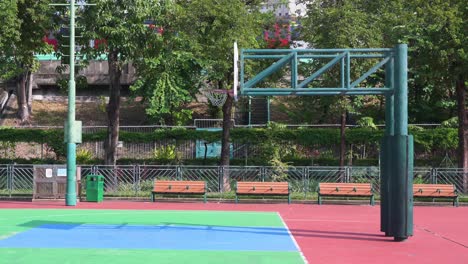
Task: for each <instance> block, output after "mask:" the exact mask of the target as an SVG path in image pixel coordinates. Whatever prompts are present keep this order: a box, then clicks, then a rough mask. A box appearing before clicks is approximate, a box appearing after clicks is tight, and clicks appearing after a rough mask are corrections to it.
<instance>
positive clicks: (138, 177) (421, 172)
mask: <svg viewBox="0 0 468 264" xmlns="http://www.w3.org/2000/svg"><path fill="white" fill-rule="evenodd" d="M34 166H35V165H13V164H7V165H0V196H10V197H11V196H12V195H19V194H22V195H29V194H32V190H33V178H34ZM40 166H46V165H40ZM50 166H51V167H53V166H54V165H50ZM80 168H81V179H82V180H81V181H82V183H84V181H85V179H86V176H87V175H90V174H99V175H103V176H104V179H105V180H104V189H105V190H104V191H105V193H106V195H116V196H129V197H131V196H148V197H149V192H150V191H151V190H152V188H153V183H154V180H157V179H160V180H163V179H165V180H203V181H206V182H207V186H208V192H209V193H227V192H229V191H230V190H232V189H233V186H234V184H235V182H236V181H264V182H268V181H288V182H289V183H290V185H291V187H292V191H293V193H294V194H296V197H303V198H308V197H309V198H310V197H311V196H312V195H313V194H314V193H316V192H317V187H318V183H319V182H359V183H364V182H370V183H372V184H373V187H374V190H375V193H376V194H379V192H380V189H379V187H380V170H379V168H378V167H358V166H352V167H319V166H307V167H288V168H285V169H280V168H277V167H266V166H230V167H223V166H179V165H174V166H166V165H164V166H163V165H161V166H158V165H126V166H120V165H119V166H105V165H97V166H80ZM467 178H468V175H467V174H464V172H463V169H458V168H421V167H416V168H414V182H415V183H439V184H442V183H443V184H454V185H455V186H456V188H457V191H458V192H459V193H462V194H468V188H467ZM82 186H83V188H84V186H85V184H82Z"/></svg>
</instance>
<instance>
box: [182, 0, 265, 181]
mask: <svg viewBox="0 0 468 264" xmlns="http://www.w3.org/2000/svg"><path fill="white" fill-rule="evenodd" d="M257 2H258V1H242V0H217V1H216V0H194V1H187V2H183V3H180V7H181V8H182V10H183V11H184V12H183V13H181V19H182V23H183V24H182V25H181V31H180V34H184V35H185V36H186V37H185V39H190V40H191V42H190V49H191V52H192V53H193V54H194V58H195V59H196V60H197V62H198V64H199V65H200V66H201V67H202V68H203V70H204V72H205V76H206V81H208V82H210V83H212V84H213V88H216V89H232V85H233V70H234V69H233V43H234V41H237V43H238V45H239V47H245V48H257V47H259V46H260V43H261V42H260V41H261V40H260V39H259V38H260V37H261V34H262V23H263V21H264V17H265V16H263V15H262V14H260V13H259V11H258V9H257V7H258V6H257ZM233 101H234V100H233V97H232V96H230V95H229V96H228V97H227V99H226V102H225V103H224V105H223V106H222V112H223V134H222V142H221V161H220V165H222V166H228V165H229V158H230V143H229V135H230V128H231V125H232V124H231V116H232V107H233ZM225 176H227V175H225ZM226 181H227V177H225V183H226ZM225 187H226V188H227V187H228V186H227V184H225Z"/></svg>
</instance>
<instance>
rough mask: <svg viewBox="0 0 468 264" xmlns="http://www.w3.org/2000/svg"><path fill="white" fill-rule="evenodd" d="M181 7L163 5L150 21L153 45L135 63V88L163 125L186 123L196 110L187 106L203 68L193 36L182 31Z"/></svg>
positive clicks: (133, 87) (156, 119)
mask: <svg viewBox="0 0 468 264" xmlns="http://www.w3.org/2000/svg"><path fill="white" fill-rule="evenodd" d="M178 11H179V10H178V9H177V8H176V5H174V4H172V3H171V2H164V3H163V4H162V5H161V12H160V16H159V19H158V20H157V21H153V20H152V21H150V24H149V27H150V28H153V29H154V33H153V34H152V35H149V36H148V37H147V39H149V38H151V40H150V41H149V43H150V44H149V47H148V48H147V49H143V50H141V51H140V53H139V58H136V59H135V60H134V61H133V63H134V65H135V67H136V68H137V73H138V80H137V81H136V82H135V84H134V85H132V86H131V90H132V91H133V92H134V93H135V94H136V95H140V96H143V97H144V98H145V99H144V101H146V102H147V108H146V113H147V115H149V116H150V117H151V118H152V119H153V120H155V121H156V122H158V123H160V124H161V125H185V124H186V123H187V122H188V121H191V118H192V111H191V110H189V109H184V107H183V106H184V105H185V104H186V103H189V102H191V101H192V99H193V97H194V95H195V93H196V87H197V84H198V81H199V78H200V73H201V68H200V66H199V65H198V63H197V61H196V59H195V58H194V56H193V53H192V52H191V51H190V46H189V45H190V39H184V36H185V35H184V34H179V33H178V32H179V26H180V21H179V19H178V17H179V16H178Z"/></svg>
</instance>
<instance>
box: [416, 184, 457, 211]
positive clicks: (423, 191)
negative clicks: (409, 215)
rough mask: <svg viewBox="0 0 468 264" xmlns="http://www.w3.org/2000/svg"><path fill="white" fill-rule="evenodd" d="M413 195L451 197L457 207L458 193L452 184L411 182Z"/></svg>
mask: <svg viewBox="0 0 468 264" xmlns="http://www.w3.org/2000/svg"><path fill="white" fill-rule="evenodd" d="M413 197H426V198H433V199H434V198H452V199H453V206H457V207H458V194H457V189H456V188H455V185H452V184H413Z"/></svg>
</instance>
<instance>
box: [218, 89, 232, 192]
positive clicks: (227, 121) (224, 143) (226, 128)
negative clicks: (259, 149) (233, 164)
mask: <svg viewBox="0 0 468 264" xmlns="http://www.w3.org/2000/svg"><path fill="white" fill-rule="evenodd" d="M232 104H233V97H232V96H231V95H229V94H228V96H227V98H226V102H225V103H224V105H223V136H222V139H221V163H220V165H221V166H223V168H226V167H229V161H230V158H231V155H230V154H231V153H230V152H231V151H230V150H231V149H230V142H229V135H230V132H231V125H232V124H231V113H232ZM223 190H224V191H225V192H228V191H230V190H231V186H230V184H229V170H226V169H223Z"/></svg>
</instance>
